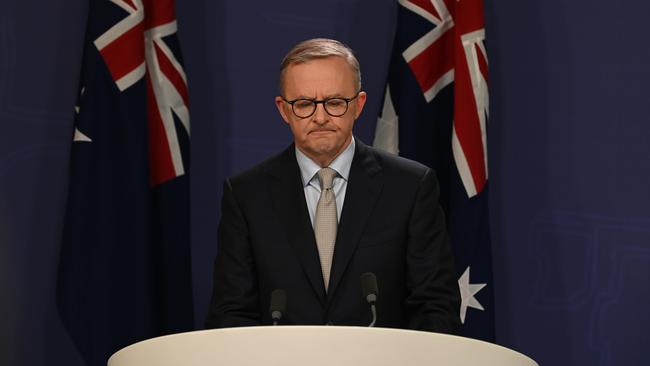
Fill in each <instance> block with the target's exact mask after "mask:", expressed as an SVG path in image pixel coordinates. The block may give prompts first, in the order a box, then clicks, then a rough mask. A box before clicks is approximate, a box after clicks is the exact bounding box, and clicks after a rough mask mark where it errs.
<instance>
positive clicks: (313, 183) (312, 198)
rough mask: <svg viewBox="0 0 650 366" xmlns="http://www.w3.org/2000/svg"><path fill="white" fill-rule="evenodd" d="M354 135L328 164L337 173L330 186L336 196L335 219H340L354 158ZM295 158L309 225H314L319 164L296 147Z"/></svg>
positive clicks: (318, 187)
mask: <svg viewBox="0 0 650 366" xmlns="http://www.w3.org/2000/svg"><path fill="white" fill-rule="evenodd" d="M354 148H355V143H354V137H352V141H351V142H350V144H349V145H348V147H346V148H345V150H343V152H342V153H341V154H339V156H337V157H336V159H334V161H332V163H331V164H330V165H329V167H330V168H332V169H334V170H336V172H337V173H338V174H337V176H336V177H334V181H333V182H332V186H333V189H334V196H335V197H336V215H337V219H338V220H339V221H341V211H342V210H343V202H344V201H345V191H346V189H347V188H348V177H349V176H350V167H351V166H352V158H354ZM296 160H298V167H300V174H301V175H302V185H303V189H304V191H305V200H306V201H307V210H308V211H309V218H310V219H311V225H312V227H313V226H314V217H315V216H316V206H318V199H319V198H320V182H319V181H318V175H317V174H316V173H318V171H319V170H320V169H321V166H319V165H318V164H316V163H315V162H314V161H313V160H311V159H310V158H308V157H307V155H305V154H303V152H302V151H300V150H299V149H298V148H297V147H296Z"/></svg>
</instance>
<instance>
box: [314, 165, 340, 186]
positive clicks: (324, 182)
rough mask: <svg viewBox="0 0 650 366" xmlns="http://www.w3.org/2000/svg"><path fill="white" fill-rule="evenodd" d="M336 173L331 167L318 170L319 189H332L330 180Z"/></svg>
mask: <svg viewBox="0 0 650 366" xmlns="http://www.w3.org/2000/svg"><path fill="white" fill-rule="evenodd" d="M336 174H337V173H336V170H334V169H332V168H323V169H321V170H319V171H318V180H320V189H332V181H333V180H334V177H335V176H336Z"/></svg>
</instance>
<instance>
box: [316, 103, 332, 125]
mask: <svg viewBox="0 0 650 366" xmlns="http://www.w3.org/2000/svg"><path fill="white" fill-rule="evenodd" d="M329 118H330V115H329V114H328V113H327V111H326V110H325V104H323V103H318V104H316V111H314V122H316V123H318V124H319V125H323V124H325V123H327V121H329Z"/></svg>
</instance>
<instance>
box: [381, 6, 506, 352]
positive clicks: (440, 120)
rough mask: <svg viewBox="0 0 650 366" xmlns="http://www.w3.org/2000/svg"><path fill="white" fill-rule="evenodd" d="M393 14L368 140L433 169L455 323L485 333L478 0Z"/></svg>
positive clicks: (483, 64)
mask: <svg viewBox="0 0 650 366" xmlns="http://www.w3.org/2000/svg"><path fill="white" fill-rule="evenodd" d="M397 19H398V23H397V31H396V34H395V41H394V45H393V55H392V60H391V67H390V71H389V75H388V81H387V85H386V94H385V98H384V106H383V109H382V112H381V116H380V117H379V119H378V122H377V127H376V131H375V142H374V145H375V146H378V147H381V148H384V149H386V150H388V151H391V152H394V153H399V154H400V155H402V156H405V157H407V158H411V159H414V160H418V161H420V162H422V163H424V164H426V165H428V166H430V167H432V168H434V169H435V171H436V174H437V175H438V179H439V181H440V184H441V197H440V200H441V204H442V206H443V208H444V210H445V213H446V216H447V220H448V223H447V224H448V225H447V226H448V229H449V234H450V237H451V240H452V247H453V249H454V254H455V257H456V266H457V269H458V271H459V287H460V290H461V296H462V303H461V308H460V317H461V323H462V324H463V332H464V334H465V335H467V336H472V337H476V338H481V339H486V340H493V339H494V309H493V305H492V304H493V293H492V288H491V285H489V284H491V282H492V265H491V248H490V231H489V220H488V210H487V190H486V187H487V180H488V164H487V133H486V122H487V117H488V113H489V94H488V83H487V81H488V61H487V52H486V48H485V44H484V39H485V29H484V21H483V3H482V0H399V6H398V16H397ZM470 267H471V275H472V277H471V282H480V283H470ZM479 291H480V292H479ZM479 300H480V301H479ZM469 308H473V309H476V310H480V312H476V311H471V312H469V311H468V309H469Z"/></svg>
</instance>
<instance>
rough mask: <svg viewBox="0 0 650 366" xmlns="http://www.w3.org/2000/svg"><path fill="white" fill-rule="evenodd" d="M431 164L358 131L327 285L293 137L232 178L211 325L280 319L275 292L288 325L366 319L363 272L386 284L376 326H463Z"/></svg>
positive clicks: (358, 322) (222, 225) (225, 206)
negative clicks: (393, 151) (272, 307)
mask: <svg viewBox="0 0 650 366" xmlns="http://www.w3.org/2000/svg"><path fill="white" fill-rule="evenodd" d="M438 195H439V187H438V183H437V180H436V178H435V175H434V173H433V172H432V171H431V169H429V168H427V167H425V166H424V165H421V164H419V163H416V162H414V161H410V160H407V159H403V158H400V157H396V156H393V155H390V154H386V153H384V152H380V151H379V150H376V149H374V148H371V147H368V146H366V145H364V144H363V143H361V142H360V141H359V140H358V139H357V140H356V151H355V154H354V159H353V161H352V166H351V169H350V175H349V178H348V186H347V193H346V196H345V203H344V206H343V210H342V213H341V219H340V222H339V226H338V232H337V239H336V246H335V250H334V258H333V264H332V270H331V276H330V287H329V291H328V292H327V293H326V292H325V288H324V284H323V280H322V275H321V269H320V264H319V257H318V250H317V248H316V241H315V238H314V232H313V229H312V225H311V221H310V219H309V214H308V212H307V204H306V202H305V195H304V191H303V186H302V179H301V176H300V169H299V167H298V163H297V162H296V157H295V151H294V146H293V145H292V146H290V147H289V148H288V149H286V150H285V151H284V152H282V153H281V154H279V155H277V156H275V157H273V158H271V159H269V160H266V161H265V162H263V163H261V164H259V165H257V166H256V167H254V168H252V169H250V170H248V171H246V172H244V173H242V174H240V175H238V176H236V177H234V178H231V179H228V180H227V181H226V182H225V185H224V191H223V202H222V217H221V223H220V225H219V233H218V239H219V242H218V254H217V258H216V260H215V270H214V289H213V297H212V302H211V305H210V309H209V313H208V317H207V320H206V326H207V327H232V326H246V325H260V324H271V323H272V322H271V318H270V314H269V311H268V309H269V302H270V294H271V292H272V291H273V290H274V289H284V290H285V291H286V293H287V309H286V314H285V316H284V317H283V319H282V321H281V323H282V324H296V325H297V324H300V325H307V324H311V325H316V324H334V325H361V326H367V325H368V324H369V323H370V321H371V318H372V315H371V312H370V308H369V306H368V304H367V303H366V301H365V299H364V298H363V295H362V291H361V285H360V280H359V277H360V275H361V274H362V273H364V272H374V273H375V274H376V276H377V282H378V284H379V296H378V301H377V314H378V320H377V323H376V326H379V327H395V328H411V329H420V330H430V331H436V332H447V333H455V332H457V330H458V326H459V315H458V311H459V299H460V295H459V290H458V283H457V280H456V274H455V271H454V263H453V257H452V254H451V249H450V245H449V240H448V237H447V234H446V231H445V219H444V214H443V212H442V210H441V208H440V206H439V204H438Z"/></svg>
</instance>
